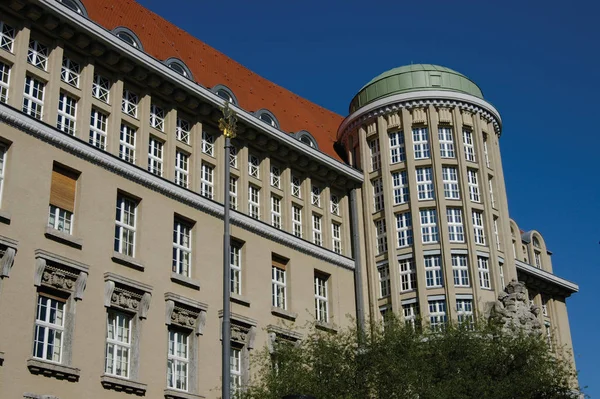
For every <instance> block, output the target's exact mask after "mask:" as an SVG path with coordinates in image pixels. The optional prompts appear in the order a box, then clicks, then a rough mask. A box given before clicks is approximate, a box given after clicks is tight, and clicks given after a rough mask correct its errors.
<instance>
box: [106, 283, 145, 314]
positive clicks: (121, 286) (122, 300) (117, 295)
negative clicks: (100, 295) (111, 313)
mask: <svg viewBox="0 0 600 399" xmlns="http://www.w3.org/2000/svg"><path fill="white" fill-rule="evenodd" d="M151 292H152V287H151V286H149V285H147V284H143V283H140V282H137V281H134V280H131V279H128V278H126V277H122V276H119V275H117V274H114V273H110V272H106V273H104V306H105V307H107V308H108V307H114V308H117V309H121V310H125V311H128V312H133V313H135V314H137V316H138V317H139V318H140V319H145V318H146V317H147V316H148V309H149V308H150V301H151V299H152V293H151Z"/></svg>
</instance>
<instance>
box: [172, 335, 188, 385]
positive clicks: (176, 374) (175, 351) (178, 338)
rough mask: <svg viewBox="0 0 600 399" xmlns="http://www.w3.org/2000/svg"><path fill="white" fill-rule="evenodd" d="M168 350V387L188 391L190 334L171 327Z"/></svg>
mask: <svg viewBox="0 0 600 399" xmlns="http://www.w3.org/2000/svg"><path fill="white" fill-rule="evenodd" d="M168 335H169V337H168V341H169V342H168V348H169V349H168V351H167V387H168V388H172V389H177V390H180V391H184V392H187V391H188V389H189V372H190V355H189V354H190V340H189V334H188V333H186V332H183V331H181V330H175V329H169V331H168Z"/></svg>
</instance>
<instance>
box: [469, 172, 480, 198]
mask: <svg viewBox="0 0 600 399" xmlns="http://www.w3.org/2000/svg"><path fill="white" fill-rule="evenodd" d="M467 180H468V182H469V198H470V199H471V201H472V202H477V203H480V202H481V195H480V194H479V180H478V176H477V171H476V170H475V169H467Z"/></svg>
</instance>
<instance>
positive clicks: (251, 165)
mask: <svg viewBox="0 0 600 399" xmlns="http://www.w3.org/2000/svg"><path fill="white" fill-rule="evenodd" d="M248 174H249V175H250V176H252V177H255V178H257V179H260V160H259V159H258V157H257V156H255V155H252V154H249V155H248Z"/></svg>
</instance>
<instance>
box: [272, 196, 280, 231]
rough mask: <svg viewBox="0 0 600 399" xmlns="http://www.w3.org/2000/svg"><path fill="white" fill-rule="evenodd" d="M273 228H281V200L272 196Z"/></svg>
mask: <svg viewBox="0 0 600 399" xmlns="http://www.w3.org/2000/svg"><path fill="white" fill-rule="evenodd" d="M271 226H273V227H275V228H276V229H280V228H281V198H279V197H276V196H274V195H272V196H271Z"/></svg>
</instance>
